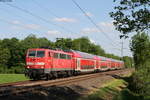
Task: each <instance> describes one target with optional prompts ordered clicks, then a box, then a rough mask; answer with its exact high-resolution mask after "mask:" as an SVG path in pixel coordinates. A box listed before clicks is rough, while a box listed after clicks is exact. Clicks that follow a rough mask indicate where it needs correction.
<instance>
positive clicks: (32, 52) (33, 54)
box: [28, 51, 36, 57]
mask: <svg viewBox="0 0 150 100" xmlns="http://www.w3.org/2000/svg"><path fill="white" fill-rule="evenodd" d="M35 55H36V51H29V53H28V57H35Z"/></svg>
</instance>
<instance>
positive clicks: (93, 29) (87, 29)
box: [81, 28, 99, 33]
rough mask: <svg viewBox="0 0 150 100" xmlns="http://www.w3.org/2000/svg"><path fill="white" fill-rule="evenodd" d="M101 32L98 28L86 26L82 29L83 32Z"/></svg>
mask: <svg viewBox="0 0 150 100" xmlns="http://www.w3.org/2000/svg"><path fill="white" fill-rule="evenodd" d="M96 32H99V30H98V29H96V28H84V29H82V30H81V33H96Z"/></svg>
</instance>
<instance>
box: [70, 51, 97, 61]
mask: <svg viewBox="0 0 150 100" xmlns="http://www.w3.org/2000/svg"><path fill="white" fill-rule="evenodd" d="M71 52H72V53H74V55H75V56H76V57H81V58H86V59H98V58H97V56H95V55H92V54H89V53H85V52H81V51H76V50H72V51H71Z"/></svg>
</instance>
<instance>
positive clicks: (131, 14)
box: [110, 0, 150, 37]
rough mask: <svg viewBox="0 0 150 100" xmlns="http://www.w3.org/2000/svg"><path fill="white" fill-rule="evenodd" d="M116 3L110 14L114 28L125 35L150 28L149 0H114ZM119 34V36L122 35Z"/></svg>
mask: <svg viewBox="0 0 150 100" xmlns="http://www.w3.org/2000/svg"><path fill="white" fill-rule="evenodd" d="M114 1H115V2H116V3H117V4H116V6H115V7H114V11H113V12H111V13H110V16H111V17H112V18H113V19H114V25H115V26H116V29H117V30H118V31H120V32H122V33H123V35H122V36H126V37H127V34H128V33H130V32H135V31H136V32H141V31H144V30H148V29H149V28H150V0H119V1H118V2H117V0H114ZM122 36H121V37H122Z"/></svg>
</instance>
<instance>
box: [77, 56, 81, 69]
mask: <svg viewBox="0 0 150 100" xmlns="http://www.w3.org/2000/svg"><path fill="white" fill-rule="evenodd" d="M80 65H81V64H80V58H77V70H80Z"/></svg>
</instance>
